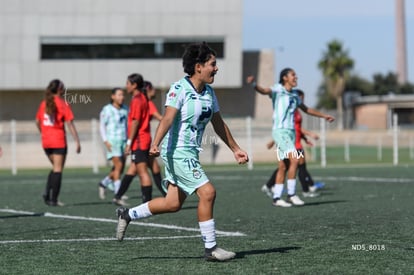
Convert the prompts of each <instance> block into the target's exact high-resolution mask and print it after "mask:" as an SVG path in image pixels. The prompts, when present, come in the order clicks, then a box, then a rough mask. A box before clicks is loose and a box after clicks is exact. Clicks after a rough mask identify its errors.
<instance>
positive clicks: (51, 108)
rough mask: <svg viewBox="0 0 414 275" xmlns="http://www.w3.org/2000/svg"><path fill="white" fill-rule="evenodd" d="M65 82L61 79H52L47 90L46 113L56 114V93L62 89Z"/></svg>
mask: <svg viewBox="0 0 414 275" xmlns="http://www.w3.org/2000/svg"><path fill="white" fill-rule="evenodd" d="M62 87H63V83H62V81H60V80H59V79H54V80H52V81H50V83H49V85H48V86H47V88H46V92H45V101H46V109H45V110H46V114H48V115H49V116H54V115H55V114H56V103H55V95H56V94H57V92H58V90H59V89H62Z"/></svg>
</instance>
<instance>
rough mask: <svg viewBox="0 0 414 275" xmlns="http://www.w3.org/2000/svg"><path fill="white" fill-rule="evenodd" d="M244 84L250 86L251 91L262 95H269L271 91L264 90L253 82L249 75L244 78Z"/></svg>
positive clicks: (268, 89) (252, 77)
mask: <svg viewBox="0 0 414 275" xmlns="http://www.w3.org/2000/svg"><path fill="white" fill-rule="evenodd" d="M246 83H247V84H249V85H252V87H253V89H255V90H256V91H257V92H258V93H260V94H262V95H270V94H271V93H272V89H270V88H264V87H262V86H260V85H258V84H257V83H256V81H254V76H252V75H250V76H248V77H247V78H246Z"/></svg>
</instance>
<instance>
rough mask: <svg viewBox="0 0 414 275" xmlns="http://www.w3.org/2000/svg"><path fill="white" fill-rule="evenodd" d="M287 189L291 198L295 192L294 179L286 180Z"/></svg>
mask: <svg viewBox="0 0 414 275" xmlns="http://www.w3.org/2000/svg"><path fill="white" fill-rule="evenodd" d="M287 189H288V195H289V196H293V195H295V192H296V179H288V180H287Z"/></svg>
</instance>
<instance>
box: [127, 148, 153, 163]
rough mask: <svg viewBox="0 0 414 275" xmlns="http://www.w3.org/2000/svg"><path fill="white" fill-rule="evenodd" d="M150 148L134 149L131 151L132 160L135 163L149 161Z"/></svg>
mask: <svg viewBox="0 0 414 275" xmlns="http://www.w3.org/2000/svg"><path fill="white" fill-rule="evenodd" d="M148 156H149V150H134V151H132V152H131V161H132V162H133V163H140V162H145V163H148Z"/></svg>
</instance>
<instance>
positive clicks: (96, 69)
mask: <svg viewBox="0 0 414 275" xmlns="http://www.w3.org/2000/svg"><path fill="white" fill-rule="evenodd" d="M194 2H195V1H193V0H174V1H173V0H152V1H151V0H0V89H1V90H33V89H44V87H45V86H46V85H47V83H48V82H49V81H50V80H51V79H53V78H60V79H62V80H63V81H64V82H65V83H66V86H67V87H68V88H69V89H108V88H110V87H114V86H119V85H122V84H123V83H124V82H125V78H126V76H127V75H128V74H130V73H132V72H139V73H142V74H143V75H144V77H145V78H147V79H150V80H151V81H153V82H154V83H157V84H158V85H161V86H168V85H169V84H170V83H171V82H173V81H176V80H177V79H179V78H181V77H182V75H183V72H182V69H181V55H182V52H183V50H182V45H183V44H186V43H189V42H194V41H206V42H209V43H210V44H211V45H212V46H213V48H215V49H216V50H217V52H218V56H219V65H220V75H219V76H218V77H217V79H216V86H217V87H223V88H229V87H240V86H241V81H242V79H241V70H242V45H241V38H242V37H241V36H242V0H226V1H222V0H210V1H207V2H203V3H200V4H199V5H195V3H194ZM200 5H201V7H200Z"/></svg>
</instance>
